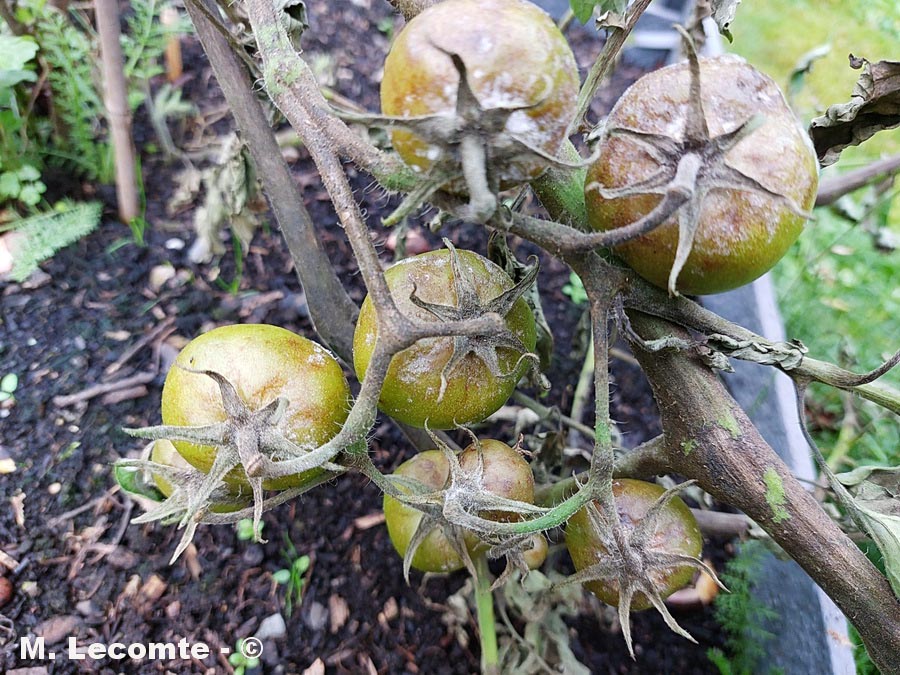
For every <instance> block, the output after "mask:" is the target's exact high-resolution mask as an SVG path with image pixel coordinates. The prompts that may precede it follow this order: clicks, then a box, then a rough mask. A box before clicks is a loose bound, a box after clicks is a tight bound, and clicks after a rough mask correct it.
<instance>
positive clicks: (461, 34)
mask: <svg viewBox="0 0 900 675" xmlns="http://www.w3.org/2000/svg"><path fill="white" fill-rule="evenodd" d="M450 54H455V55H457V56H459V57H460V59H461V60H462V62H463V64H464V65H465V68H466V72H467V81H468V84H469V87H470V88H471V90H472V93H473V94H474V96H475V98H477V100H478V103H479V104H480V107H481V108H482V109H485V110H490V109H515V110H514V111H512V112H511V114H509V116H508V119H506V123H505V131H506V132H507V133H508V134H510V135H511V136H512V137H513V138H515V139H517V140H518V141H521V142H524V143H525V144H527V145H529V146H532V147H535V148H538V149H540V150H542V151H544V152H546V153H549V154H551V155H555V154H556V152H557V150H558V149H559V146H560V144H561V143H562V140H563V137H564V135H565V130H566V127H567V125H568V124H569V122H570V120H571V118H572V116H573V115H574V110H575V101H576V98H577V95H578V69H577V66H576V64H575V58H574V56H573V55H572V51H571V49H570V48H569V45H568V43H567V42H566V39H565V37H564V36H563V35H562V33H561V32H560V31H559V29H558V28H557V27H556V24H554V22H553V20H552V19H551V18H550V17H549V16H548V15H547V14H546V13H545V12H544V11H543V10H541V9H539V8H538V7H536V6H535V5H533V4H531V3H530V2H524V1H523V0H445V1H444V2H440V3H437V4H434V5H432V6H430V7H428V8H427V9H426V10H425V11H423V12H422V13H420V14H419V15H418V16H416V17H415V18H414V19H413V20H412V21H410V22H409V24H407V25H406V27H405V28H404V29H403V30H402V31H401V32H400V33H399V34H398V35H397V38H396V39H395V40H394V43H393V45H392V46H391V51H390V53H389V54H388V56H387V60H386V61H385V64H384V78H383V80H382V82H381V107H382V110H383V112H384V114H385V115H391V116H397V117H414V116H421V115H433V114H436V113H439V114H447V115H452V114H453V113H454V111H455V110H456V104H457V90H458V86H459V73H458V71H457V69H456V68H455V67H454V65H453V62H452V60H451V57H450ZM392 138H393V143H394V147H395V148H396V150H397V152H398V153H399V154H400V156H401V157H402V158H403V159H404V161H406V163H407V164H409V165H410V166H412V168H413V169H414V170H417V171H426V170H428V169H429V168H430V167H431V166H432V164H433V163H434V162H435V161H437V160H438V159H439V158H441V155H442V153H444V152H445V150H444V149H442V148H441V147H440V146H439V145H436V144H432V143H429V142H428V141H426V140H424V139H423V138H421V137H419V136H416V135H414V134H413V133H411V132H410V131H407V130H403V129H397V130H394V131H393V132H392ZM544 166H545V163H542V162H540V161H535V158H534V157H531V158H519V159H516V160H515V161H512V162H510V163H508V164H507V165H506V166H505V167H504V168H503V170H502V172H501V174H500V180H501V182H502V183H504V184H510V183H516V182H521V181H524V180H528V179H530V178H533V177H534V176H535V175H537V173H539V172H540V171H541V169H542V168H543V167H544Z"/></svg>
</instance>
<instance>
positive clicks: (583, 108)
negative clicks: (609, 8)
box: [566, 0, 650, 138]
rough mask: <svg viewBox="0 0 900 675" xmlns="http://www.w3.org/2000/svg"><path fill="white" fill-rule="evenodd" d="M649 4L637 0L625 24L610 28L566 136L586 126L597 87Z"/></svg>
mask: <svg viewBox="0 0 900 675" xmlns="http://www.w3.org/2000/svg"><path fill="white" fill-rule="evenodd" d="M649 5H650V0H637V2H635V3H634V5H632V6H631V9H630V10H628V13H627V14H626V15H625V25H623V26H622V27H621V28H620V27H618V26H611V27H610V28H609V31H610V33H609V37H608V38H607V39H606V44H604V45H603V51H601V52H600V55H599V56H598V57H597V60H596V61H594V64H593V65H592V66H591V69H590V70H589V71H588V74H587V77H586V78H585V80H584V84H583V85H582V87H581V91H580V92H578V102H577V104H576V107H575V117H574V118H573V119H572V122H571V124H569V129H568V130H567V131H566V138H568V137H569V136H571V135H572V134H574V133H576V132H577V131H579V130H580V129H581V128H582V127H583V126H584V122H585V120H584V116H585V115H586V114H587V111H588V108H589V107H590V105H591V101H592V100H593V98H594V95H595V94H596V93H597V88H598V87H599V86H600V83H601V82H603V80H604V79H606V77H607V76H608V75H609V74H610V72H612V69H613V66H614V65H615V63H616V58H617V57H618V56H619V52H620V51H622V47H623V46H624V45H625V40H627V39H628V36H629V35H631V31H632V30H633V29H634V27H635V25H636V24H637V22H638V19H640V18H641V14H643V13H644V10H645V9H647V7H648V6H649Z"/></svg>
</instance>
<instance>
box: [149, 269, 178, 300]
mask: <svg viewBox="0 0 900 675" xmlns="http://www.w3.org/2000/svg"><path fill="white" fill-rule="evenodd" d="M174 276H175V268H174V267H172V266H171V265H156V266H155V267H153V269H151V270H150V279H149V282H148V283H149V284H150V289H151V290H152V291H153V292H154V293H159V291H160V289H161V288H162V287H163V286H165V284H166V282H167V281H169V279H171V278H173V277H174Z"/></svg>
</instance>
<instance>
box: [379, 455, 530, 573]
mask: <svg viewBox="0 0 900 675" xmlns="http://www.w3.org/2000/svg"><path fill="white" fill-rule="evenodd" d="M480 444H481V453H482V454H481V456H482V473H481V475H480V481H479V482H480V486H481V488H483V489H484V490H485V491H487V492H490V493H493V494H495V495H498V496H500V497H504V498H506V499H514V500H516V501H521V502H527V503H529V504H530V503H532V502H533V501H534V476H533V475H532V473H531V467H530V466H529V465H528V462H526V461H525V460H524V459H523V458H522V456H521V455H520V454H519V453H518V452H516V450H514V449H513V448H511V447H509V446H508V445H506V444H505V443H502V442H500V441H496V440H491V439H485V440H482V441H480ZM459 464H460V468H462V470H463V472H465V473H469V474H474V473H475V472H476V471H477V468H478V450H477V449H476V447H475V446H474V444H473V445H470V446H469V447H468V448H466V449H465V450H463V452H461V453H460V454H459ZM394 475H399V476H404V477H406V478H413V479H415V480H418V481H419V482H420V483H423V484H424V485H426V486H427V487H429V488H433V489H434V490H435V491H437V490H441V489H443V488H444V487H446V485H447V483H448V481H449V479H450V463H449V461H448V460H447V457H446V456H445V455H444V454H443V453H442V452H441V451H440V450H428V451H426V452H421V453H419V454H418V455H416V456H415V457H413V458H412V459H410V460H408V461H406V462H404V463H403V464H401V465H400V466H399V467H397V470H396V471H395V472H394ZM384 515H385V520H386V522H387V528H388V534H389V535H390V538H391V542H392V543H393V544H394V548H395V549H396V550H397V552H398V553H399V554H400V555H401V556H405V555H406V551H407V549H408V548H409V544H410V542H411V541H412V538H413V535H414V534H415V532H416V530H417V528H419V527H420V522H421V521H422V518H428V516H426V515H424V514H423V513H422V512H421V511H419V510H417V509H415V508H413V507H412V506H407V505H406V504H402V503H401V502H399V501H397V500H396V499H394V498H393V497H390V496H388V495H385V497H384ZM479 515H480V516H481V517H482V518H487V519H489V520H497V521H507V520H512V519H517V518H518V516H515V515H514V514H508V513H504V512H485V513H481V514H479ZM425 525H426V526H427V522H426V524H425ZM456 532H457V533H458V534H459V539H458V541H457V542H456V544H457V546H465V547H466V548H467V549H468V550H469V551H470V552H472V553H475V552H478V551H481V550H482V549H483V548H484V547H483V545H481V544H480V542H479V540H478V538H477V537H476V536H475V535H474V534H473V533H470V532H463V531H462V529H461V528H456ZM450 536H452V533H451V534H450ZM538 538H539V539H540V540H541V541H535V542H534V547H533V549H532V550H534V554H533V555H532V557H531V558H530V559H529V560H530V561H531V562H532V563H535V565H540V563H541V562H543V559H542V558H541V550H540V545H541V542H544V550H543V555H544V557H546V542H545V540H544V539H543V537H541V536H540V535H538ZM529 553H531V551H529ZM539 558H540V560H539ZM412 567H414V568H415V569H417V570H420V571H423V572H453V571H455V570H458V569H462V568H463V567H464V563H463V560H462V558H461V557H460V554H459V553H458V551H457V549H456V548H454V545H453V544H451V541H450V538H449V537H448V532H446V531H444V529H443V528H442V527H441V526H440V525H437V524H435V527H434V529H433V530H432V531H431V532H430V533H429V534H428V535H427V536H426V537H425V539H424V540H423V541H422V543H421V544H419V547H418V548H417V549H416V551H415V553H414V554H413V558H412Z"/></svg>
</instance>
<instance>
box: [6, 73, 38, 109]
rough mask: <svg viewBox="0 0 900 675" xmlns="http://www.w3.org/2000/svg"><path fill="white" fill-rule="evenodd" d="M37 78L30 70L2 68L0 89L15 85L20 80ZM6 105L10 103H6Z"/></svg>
mask: <svg viewBox="0 0 900 675" xmlns="http://www.w3.org/2000/svg"><path fill="white" fill-rule="evenodd" d="M35 80H37V75H35V74H34V73H33V72H31V71H30V70H0V89H8V88H10V87H15V86H16V85H17V84H19V82H34V81H35ZM5 105H7V106H8V105H9V103H6V104H5Z"/></svg>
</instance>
